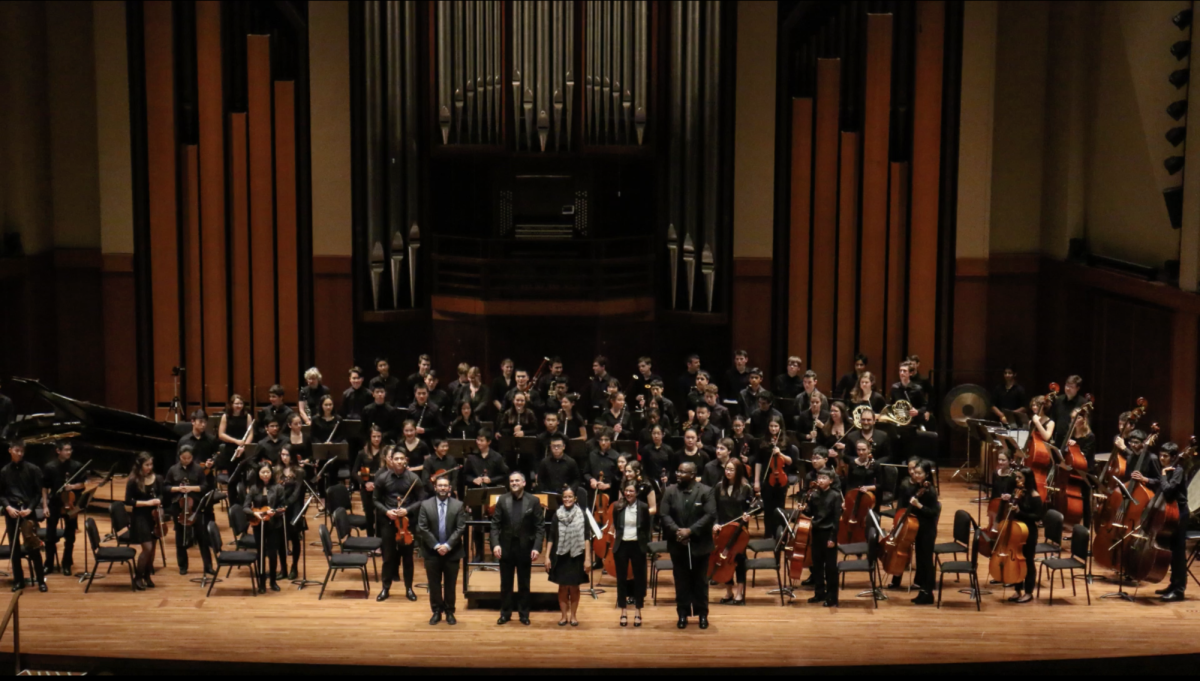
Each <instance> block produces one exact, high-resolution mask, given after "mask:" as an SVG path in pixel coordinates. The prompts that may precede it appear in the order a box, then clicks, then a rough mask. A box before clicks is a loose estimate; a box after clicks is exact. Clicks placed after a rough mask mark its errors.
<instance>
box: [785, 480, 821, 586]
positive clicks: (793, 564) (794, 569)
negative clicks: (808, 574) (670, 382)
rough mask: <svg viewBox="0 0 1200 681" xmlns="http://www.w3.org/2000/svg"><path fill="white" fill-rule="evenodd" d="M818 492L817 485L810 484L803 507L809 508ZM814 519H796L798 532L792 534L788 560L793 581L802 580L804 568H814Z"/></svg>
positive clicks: (802, 503)
mask: <svg viewBox="0 0 1200 681" xmlns="http://www.w3.org/2000/svg"><path fill="white" fill-rule="evenodd" d="M816 490H817V483H816V481H813V482H811V483H809V486H808V491H807V492H805V494H804V500H803V501H802V502H801V505H802V506H808V502H809V500H810V499H811V498H812V495H813V493H814V492H815V491H816ZM812 532H813V527H812V518H809V517H806V516H804V515H801V516H800V517H799V518H797V519H796V530H795V532H794V533H793V534H792V548H791V554H792V555H791V556H790V557H789V558H788V574H789V575H790V576H791V578H792V579H800V578H801V576H802V574H803V573H804V568H806V567H812V553H811V552H810V549H811V547H812Z"/></svg>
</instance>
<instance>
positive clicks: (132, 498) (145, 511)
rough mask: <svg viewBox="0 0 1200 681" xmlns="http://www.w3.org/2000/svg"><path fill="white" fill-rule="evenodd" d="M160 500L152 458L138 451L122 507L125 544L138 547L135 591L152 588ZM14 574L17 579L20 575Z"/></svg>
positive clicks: (158, 482) (15, 565)
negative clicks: (126, 516)
mask: <svg viewBox="0 0 1200 681" xmlns="http://www.w3.org/2000/svg"><path fill="white" fill-rule="evenodd" d="M11 451H12V449H9V452H11ZM2 476H3V471H0V477H2ZM162 497H163V483H162V480H160V479H159V478H158V477H157V476H156V475H155V474H154V457H153V456H151V455H150V454H149V453H147V452H142V453H141V454H138V457H137V460H136V461H135V462H134V464H133V470H132V471H130V473H129V480H128V481H127V482H126V483H125V505H126V506H129V507H131V508H132V509H133V513H131V514H130V522H129V543H130V544H139V545H141V547H142V552H141V554H139V555H138V561H137V568H136V569H135V571H134V572H135V573H136V575H137V576H136V578H135V579H134V588H136V589H137V590H138V591H145V590H146V589H153V588H154V581H153V580H152V579H150V573H151V572H153V570H154V554H155V553H156V552H157V549H158V537H159V536H160V535H158V534H156V526H158V527H161V526H160V524H159V523H158V522H156V521H155V517H154V516H155V512H156V511H158V510H160V509H161V508H162ZM18 565H19V563H17V564H14V567H15V568H16V569H17V570H18V571H19V570H20V569H21V568H20V567H18ZM15 574H16V576H17V577H18V578H19V577H20V572H16V573H15Z"/></svg>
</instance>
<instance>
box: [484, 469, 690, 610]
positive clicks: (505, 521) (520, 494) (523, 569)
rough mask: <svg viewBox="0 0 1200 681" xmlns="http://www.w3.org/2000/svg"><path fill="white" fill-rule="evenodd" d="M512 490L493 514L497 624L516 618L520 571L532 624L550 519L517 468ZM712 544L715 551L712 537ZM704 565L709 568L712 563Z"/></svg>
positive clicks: (521, 606)
mask: <svg viewBox="0 0 1200 681" xmlns="http://www.w3.org/2000/svg"><path fill="white" fill-rule="evenodd" d="M508 489H509V491H510V492H511V494H508V495H506V496H503V497H500V499H498V500H497V501H496V510H495V512H494V513H492V554H493V555H495V556H496V560H498V561H500V619H498V620H496V624H507V623H508V621H509V620H510V619H512V609H513V573H514V572H516V575H517V612H518V614H519V615H520V617H521V624H525V625H528V624H529V574H530V569H531V568H532V567H533V563H534V562H536V561H537V559H538V556H539V555H540V554H541V551H542V540H543V539H545V536H546V520H545V514H544V511H543V509H542V503H541V502H540V501H538V499H537V497H535V496H533V495H532V494H525V476H524V474H522V473H521V472H520V471H513V472H512V473H511V474H510V475H509V476H508ZM709 525H712V523H711V522H710V523H709ZM710 531H711V530H710ZM709 544H710V549H709V550H711V544H712V540H711V539H709ZM704 566H705V570H707V569H708V563H705V564H704Z"/></svg>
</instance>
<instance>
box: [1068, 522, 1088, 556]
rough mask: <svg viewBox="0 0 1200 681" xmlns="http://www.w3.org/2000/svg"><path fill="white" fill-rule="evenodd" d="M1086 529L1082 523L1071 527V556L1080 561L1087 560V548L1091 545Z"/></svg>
mask: <svg viewBox="0 0 1200 681" xmlns="http://www.w3.org/2000/svg"><path fill="white" fill-rule="evenodd" d="M1089 539H1090V537H1089V534H1088V529H1087V528H1086V527H1084V526H1083V525H1076V526H1075V527H1074V528H1072V529H1071V557H1072V558H1078V559H1079V560H1081V561H1084V562H1085V563H1086V562H1087V556H1088V550H1089V548H1090V547H1091V543H1090V542H1089Z"/></svg>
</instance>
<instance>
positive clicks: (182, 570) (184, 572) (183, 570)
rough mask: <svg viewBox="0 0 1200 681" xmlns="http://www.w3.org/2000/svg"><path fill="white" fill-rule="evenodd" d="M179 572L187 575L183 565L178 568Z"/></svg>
mask: <svg viewBox="0 0 1200 681" xmlns="http://www.w3.org/2000/svg"><path fill="white" fill-rule="evenodd" d="M179 574H181V575H185V576H186V575H187V568H185V567H181V568H179Z"/></svg>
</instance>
